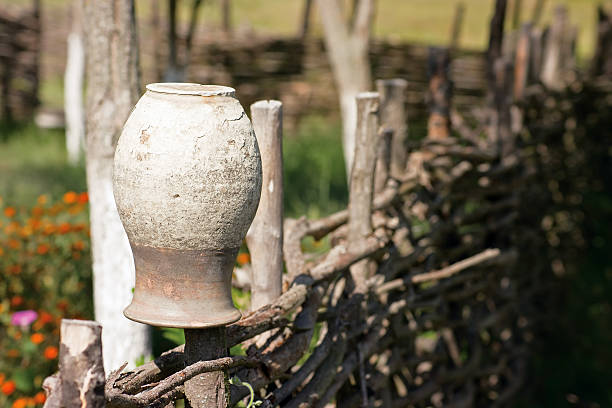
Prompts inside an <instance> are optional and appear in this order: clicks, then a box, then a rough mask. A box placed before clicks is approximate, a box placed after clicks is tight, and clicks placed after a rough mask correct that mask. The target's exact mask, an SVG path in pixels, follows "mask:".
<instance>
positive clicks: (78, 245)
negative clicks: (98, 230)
mask: <svg viewBox="0 0 612 408" xmlns="http://www.w3.org/2000/svg"><path fill="white" fill-rule="evenodd" d="M72 248H74V250H75V251H82V250H83V249H84V248H85V244H84V243H83V241H76V242H75V243H74V244H72Z"/></svg>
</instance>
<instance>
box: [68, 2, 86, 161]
mask: <svg viewBox="0 0 612 408" xmlns="http://www.w3.org/2000/svg"><path fill="white" fill-rule="evenodd" d="M72 10H73V13H72V16H71V17H72V31H71V32H70V34H69V35H68V58H67V61H66V72H65V73H64V112H65V115H66V150H67V152H68V162H69V163H70V164H71V165H73V166H75V165H77V164H78V163H79V160H80V159H81V153H82V149H83V146H84V144H85V107H84V105H83V80H84V77H85V48H84V47H83V30H82V24H81V19H82V13H81V10H80V0H75V2H74V6H73V8H72Z"/></svg>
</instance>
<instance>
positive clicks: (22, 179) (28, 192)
mask: <svg viewBox="0 0 612 408" xmlns="http://www.w3.org/2000/svg"><path fill="white" fill-rule="evenodd" d="M64 140H65V139H64V132H63V131H61V130H43V129H39V128H37V127H36V126H35V125H33V124H14V123H13V124H6V123H4V124H0V197H2V198H3V201H4V202H5V203H7V204H11V205H30V204H31V203H34V202H36V197H38V196H39V195H40V194H49V195H51V196H52V197H55V198H59V197H61V196H62V194H63V193H65V192H66V191H69V190H74V191H85V190H86V181H85V170H84V168H83V167H82V166H77V167H73V166H70V165H68V164H67V161H66V151H65V148H64Z"/></svg>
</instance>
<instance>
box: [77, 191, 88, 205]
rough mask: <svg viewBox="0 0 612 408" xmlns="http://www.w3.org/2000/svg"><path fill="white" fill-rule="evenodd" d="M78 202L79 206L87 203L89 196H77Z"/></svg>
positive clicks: (83, 194) (85, 193) (84, 194)
mask: <svg viewBox="0 0 612 408" xmlns="http://www.w3.org/2000/svg"><path fill="white" fill-rule="evenodd" d="M78 201H79V203H81V204H85V203H87V202H88V201H89V194H87V192H84V193H81V194H79V198H78Z"/></svg>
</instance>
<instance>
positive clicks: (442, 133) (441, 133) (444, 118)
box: [427, 47, 452, 140]
mask: <svg viewBox="0 0 612 408" xmlns="http://www.w3.org/2000/svg"><path fill="white" fill-rule="evenodd" d="M449 64H450V56H449V51H448V49H446V48H435V47H430V48H429V67H428V73H429V91H428V94H427V99H428V102H429V121H428V123H427V137H428V138H430V139H434V140H439V139H446V138H448V137H450V99H451V89H452V85H451V81H450V79H449V77H448V70H449Z"/></svg>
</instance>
